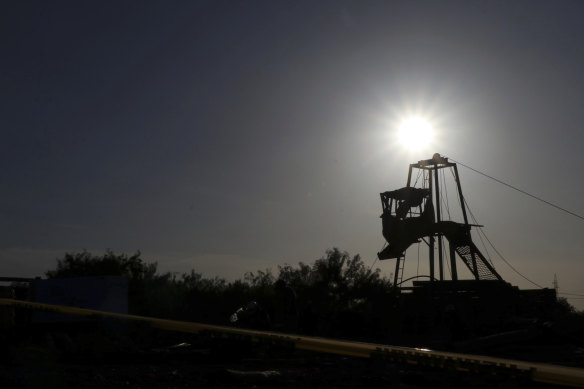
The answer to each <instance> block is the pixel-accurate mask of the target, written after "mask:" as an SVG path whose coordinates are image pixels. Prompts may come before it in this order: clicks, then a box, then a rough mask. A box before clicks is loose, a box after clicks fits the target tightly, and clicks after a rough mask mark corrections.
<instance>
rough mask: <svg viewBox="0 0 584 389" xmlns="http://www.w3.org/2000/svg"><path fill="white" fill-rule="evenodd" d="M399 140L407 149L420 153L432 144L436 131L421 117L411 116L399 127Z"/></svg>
mask: <svg viewBox="0 0 584 389" xmlns="http://www.w3.org/2000/svg"><path fill="white" fill-rule="evenodd" d="M397 139H398V142H399V143H400V144H401V146H402V147H404V148H405V149H407V150H409V151H420V150H423V149H426V148H428V146H430V145H431V144H432V141H433V139H434V129H433V128H432V125H431V124H430V122H429V121H428V120H426V119H424V118H422V117H420V116H411V117H408V118H406V119H404V120H403V121H402V122H401V123H400V125H399V126H398V129H397Z"/></svg>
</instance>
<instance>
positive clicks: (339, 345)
mask: <svg viewBox="0 0 584 389" xmlns="http://www.w3.org/2000/svg"><path fill="white" fill-rule="evenodd" d="M0 305H7V306H17V307H22V308H29V309H34V310H40V311H45V312H55V313H62V314H67V315H75V316H103V317H110V318H117V319H123V320H135V321H141V322H147V323H150V325H152V326H153V327H155V328H160V329H164V330H169V331H178V332H186V333H200V332H209V333H214V334H220V335H225V336H229V335H234V336H239V337H245V338H246V339H250V340H252V341H256V342H266V341H268V342H274V343H282V344H291V345H294V347H295V348H297V349H301V350H310V351H318V352H324V353H331V354H338V355H346V356H353V357H362V358H383V359H386V360H388V361H392V362H395V363H407V364H414V365H418V366H428V367H436V368H452V369H456V370H464V371H469V372H476V373H479V372H487V373H488V372H492V373H497V372H503V371H504V372H505V373H506V374H512V375H517V376H519V375H526V376H528V377H529V378H531V379H532V380H533V381H537V382H543V383H550V384H555V385H564V386H571V387H578V388H584V369H578V368H572V367H565V366H557V365H551V364H543V363H532V362H524V361H516V360H512V359H504V358H493V357H485V356H480V355H472V354H460V353H451V352H443V351H433V350H427V349H417V348H408V347H397V346H387V345H381V344H372V343H361V342H353V341H346V340H336V339H326V338H316V337H311V336H299V335H293V334H282V333H277V332H270V331H256V330H247V329H241V328H234V327H227V326H218V325H212V324H203V323H193V322H184V321H177V320H167V319H157V318H152V317H145V316H136V315H127V314H121V313H112V312H103V311H97V310H93V309H85V308H75V307H66V306H60V305H52V304H43V303H34V302H28V301H21V300H14V299H7V298H0Z"/></svg>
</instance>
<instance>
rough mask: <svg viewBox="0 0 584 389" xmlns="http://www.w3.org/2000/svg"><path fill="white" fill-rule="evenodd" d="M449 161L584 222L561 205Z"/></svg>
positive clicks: (460, 163) (582, 217) (580, 217)
mask: <svg viewBox="0 0 584 389" xmlns="http://www.w3.org/2000/svg"><path fill="white" fill-rule="evenodd" d="M449 159H450V160H451V161H452V162H454V163H457V164H459V165H461V166H464V167H465V168H467V169H470V170H472V171H473V172H475V173H478V174H480V175H482V176H485V177H487V178H490V179H491V180H493V181H496V182H498V183H499V184H502V185H505V186H507V187H509V188H511V189H514V190H516V191H518V192H520V193H523V194H524V195H527V196H529V197H531V198H534V199H536V200H538V201H541V202H542V203H545V204H547V205H549V206H552V207H554V208H556V209H559V210H560V211H563V212H566V213H568V214H570V215H572V216H575V217H577V218H579V219H582V220H584V216H581V215H578V214H577V213H574V212H572V211H568V210H567V209H566V208H562V207H560V206H559V205H556V204H554V203H551V202H549V201H547V200H544V199H542V198H541V197H537V196H535V195H532V194H531V193H528V192H526V191H524V190H522V189H519V188H517V187H515V186H513V185H511V184H508V183H506V182H504V181H501V180H499V179H497V178H495V177H493V176H490V175H488V174H486V173H483V172H481V171H479V170H476V169H473V168H472V167H470V166H467V165H465V164H463V163H462V162H458V161H455V160H454V159H452V158H449Z"/></svg>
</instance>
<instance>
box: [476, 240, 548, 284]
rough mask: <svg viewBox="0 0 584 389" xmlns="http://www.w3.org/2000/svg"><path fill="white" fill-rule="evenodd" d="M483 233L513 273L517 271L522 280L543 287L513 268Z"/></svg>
mask: <svg viewBox="0 0 584 389" xmlns="http://www.w3.org/2000/svg"><path fill="white" fill-rule="evenodd" d="M483 234H484V232H483ZM484 235H485V239H486V240H487V242H489V244H490V245H491V247H492V248H493V250H494V251H495V252H496V253H497V255H498V256H499V257H500V258H501V259H502V260H503V262H505V263H506V264H507V266H509V267H510V268H511V270H513V271H514V272H515V273H517V274H518V275H520V276H521V277H522V278H523V279H524V280H526V281H529V282H531V283H532V284H533V285H535V286H537V287H538V288H540V289H545V288H544V287H543V286H541V285H539V284H537V283H535V282H533V281H531V280H530V279H529V278H527V277H525V276H524V275H523V274H521V273H520V272H519V270H517V269H515V268H514V267H513V266H512V265H511V264H510V263H509V262H508V261H507V260H506V259H505V257H503V254H501V253H500V252H499V250H497V248H496V247H495V246H494V245H493V243H492V242H491V240H490V239H489V237H488V236H487V235H486V234H484Z"/></svg>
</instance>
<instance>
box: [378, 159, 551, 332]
mask: <svg viewBox="0 0 584 389" xmlns="http://www.w3.org/2000/svg"><path fill="white" fill-rule="evenodd" d="M448 170H450V171H451V172H452V177H451V178H450V179H449V180H447V175H446V174H444V172H445V171H448ZM448 177H450V175H448ZM412 181H414V182H412ZM452 181H454V182H452ZM447 183H449V184H450V185H447ZM448 188H450V191H451V192H452V189H453V188H455V189H454V192H456V196H455V195H453V194H450V198H455V197H456V198H457V201H456V204H454V205H453V204H449V201H448V200H449V198H448V196H449V194H448ZM381 204H382V207H383V214H382V215H381V219H382V226H383V236H384V238H385V239H386V241H387V245H386V247H384V248H383V249H382V250H381V251H380V252H379V253H378V254H377V255H378V257H379V259H380V260H388V259H395V260H396V263H395V272H394V280H393V281H394V285H395V286H396V291H397V292H398V293H397V296H398V299H397V300H396V304H397V305H396V306H395V308H396V310H394V311H393V312H394V314H395V315H396V316H395V318H396V320H395V321H394V325H397V327H395V328H393V329H391V331H393V333H394V334H395V336H396V337H397V338H396V341H398V342H399V341H403V342H407V341H406V340H405V339H406V338H407V336H408V334H409V335H411V336H412V338H411V339H412V341H413V340H415V341H416V342H417V341H420V340H423V339H426V340H428V341H431V340H432V339H434V340H436V337H438V338H440V337H441V336H442V338H443V339H444V334H445V333H446V334H448V336H450V337H451V338H450V339H455V338H457V337H458V338H459V339H462V338H467V339H468V338H470V337H473V336H474V337H476V336H479V335H484V334H490V333H496V332H498V331H501V330H502V329H503V328H508V324H509V323H508V321H509V319H510V318H513V317H523V318H535V319H546V320H547V318H549V317H550V316H552V315H553V311H554V304H555V301H556V294H555V290H554V289H536V290H519V288H517V287H515V286H512V285H511V284H510V283H508V282H506V281H504V280H503V278H502V277H501V276H500V275H499V273H498V272H497V271H496V270H495V268H494V266H493V265H492V264H491V262H490V261H489V260H487V259H486V258H485V256H484V255H483V254H482V253H481V251H480V250H479V249H478V248H477V246H476V245H475V243H474V242H473V240H472V236H471V228H472V227H480V226H479V225H477V224H470V223H469V221H468V217H467V207H466V202H465V200H464V197H463V194H462V189H461V185H460V177H459V175H458V169H457V166H456V163H453V162H450V161H449V160H448V158H445V157H442V156H440V155H439V154H434V156H433V157H432V158H431V159H426V160H422V161H418V162H417V163H413V164H411V165H410V167H409V172H408V179H407V185H406V186H405V187H404V188H400V189H396V190H393V191H388V192H383V193H381ZM469 213H470V211H469ZM453 214H454V217H453ZM471 216H472V213H471ZM453 219H458V220H460V219H461V220H460V221H453ZM475 222H476V221H475ZM418 243H425V244H426V245H427V247H428V249H427V252H428V257H429V266H428V267H427V268H425V270H426V269H427V270H428V271H429V274H427V275H426V274H425V275H420V274H416V276H414V277H410V278H407V279H406V280H403V277H404V264H405V253H406V250H407V249H408V248H409V247H410V246H412V245H414V244H418ZM418 250H419V247H418ZM419 253H420V251H418V256H419V255H420V254H419ZM459 261H460V262H462V263H463V264H464V268H462V267H461V268H458V267H457V265H458V264H459V263H460V262H459ZM418 267H419V258H418ZM466 269H467V270H468V271H466ZM463 270H464V271H463ZM469 275H470V277H469ZM465 277H466V278H465ZM421 278H422V279H423V280H421ZM469 278H470V279H469ZM412 279H413V281H412V283H411V286H409V284H408V286H405V284H406V281H409V280H412ZM453 323H456V324H453ZM440 329H442V330H440ZM424 337H426V338H424Z"/></svg>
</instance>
